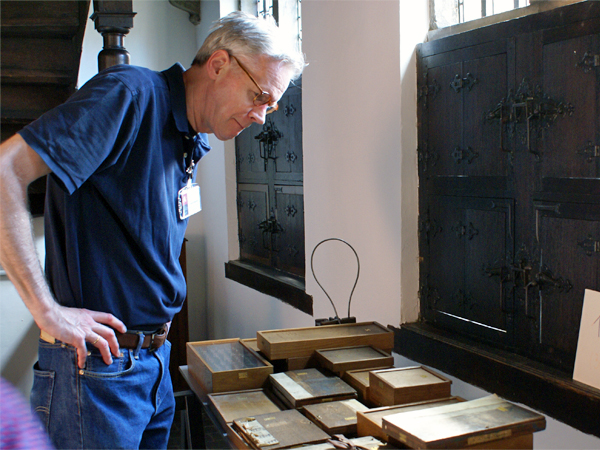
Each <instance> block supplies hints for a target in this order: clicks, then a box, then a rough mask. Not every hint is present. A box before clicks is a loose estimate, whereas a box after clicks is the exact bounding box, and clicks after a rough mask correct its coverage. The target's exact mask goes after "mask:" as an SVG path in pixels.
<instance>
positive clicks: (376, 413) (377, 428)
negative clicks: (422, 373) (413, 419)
mask: <svg viewBox="0 0 600 450" xmlns="http://www.w3.org/2000/svg"><path fill="white" fill-rule="evenodd" d="M464 401H465V400H464V399H463V398H461V397H448V398H443V399H439V400H427V401H424V402H417V403H409V404H406V405H395V406H383V407H381V408H374V409H368V410H366V411H359V412H357V414H356V434H357V435H358V436H374V437H376V438H378V439H382V440H384V441H386V442H387V441H388V438H389V436H388V435H387V433H385V432H384V431H383V421H382V419H383V418H384V417H385V416H389V415H392V414H396V413H399V412H408V411H417V410H419V409H425V408H433V407H436V406H444V405H452V404H454V403H458V402H464Z"/></svg>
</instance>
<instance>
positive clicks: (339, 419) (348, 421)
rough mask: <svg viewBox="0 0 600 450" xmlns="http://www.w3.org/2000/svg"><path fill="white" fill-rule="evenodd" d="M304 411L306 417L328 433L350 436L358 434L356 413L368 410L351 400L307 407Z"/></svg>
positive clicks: (356, 401)
mask: <svg viewBox="0 0 600 450" xmlns="http://www.w3.org/2000/svg"><path fill="white" fill-rule="evenodd" d="M302 409H303V411H304V415H305V416H306V417H308V418H309V419H310V420H312V421H313V422H314V423H316V424H317V425H318V426H319V427H320V428H321V429H322V430H323V431H325V432H326V433H329V434H331V435H333V434H343V435H346V436H348V435H355V434H356V413H357V412H358V411H366V410H367V409H368V408H367V407H366V406H365V405H363V404H362V403H360V402H359V401H358V400H355V399H351V400H341V401H335V402H326V403H317V404H313V405H306V406H304V407H303V408H302Z"/></svg>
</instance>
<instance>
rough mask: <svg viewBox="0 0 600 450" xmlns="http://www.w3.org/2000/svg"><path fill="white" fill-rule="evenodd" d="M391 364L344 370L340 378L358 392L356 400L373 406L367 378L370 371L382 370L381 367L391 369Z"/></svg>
mask: <svg viewBox="0 0 600 450" xmlns="http://www.w3.org/2000/svg"><path fill="white" fill-rule="evenodd" d="M392 367H393V365H390V366H387V367H373V368H369V369H359V370H348V371H347V372H344V374H343V375H342V380H344V381H345V382H346V383H348V384H349V385H350V386H352V387H353V388H354V389H356V393H357V394H358V400H359V401H360V402H362V403H364V404H365V405H368V406H375V405H374V403H373V402H372V401H371V394H370V389H369V378H370V372H371V371H373V370H383V369H391V368H392Z"/></svg>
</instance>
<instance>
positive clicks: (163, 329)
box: [148, 326, 166, 350]
mask: <svg viewBox="0 0 600 450" xmlns="http://www.w3.org/2000/svg"><path fill="white" fill-rule="evenodd" d="M165 331H166V330H165V327H164V326H163V327H161V328H159V329H158V330H156V331H155V332H154V333H152V334H151V335H150V345H149V346H148V350H152V349H154V338H155V337H156V336H162V335H163V334H165ZM157 348H158V347H157Z"/></svg>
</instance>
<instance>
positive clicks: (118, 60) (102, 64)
mask: <svg viewBox="0 0 600 450" xmlns="http://www.w3.org/2000/svg"><path fill="white" fill-rule="evenodd" d="M135 15H136V13H134V12H133V3H132V0H117V1H107V0H94V13H93V14H92V16H91V17H90V19H92V20H93V21H94V26H95V28H96V31H98V33H100V34H102V37H103V39H104V47H103V49H102V51H101V52H100V53H99V54H98V71H101V70H104V69H106V68H107V67H110V66H114V65H116V64H129V61H130V58H129V52H128V51H127V50H126V49H125V46H124V45H123V43H124V40H125V35H126V34H127V33H129V30H130V29H131V28H133V16H135Z"/></svg>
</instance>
